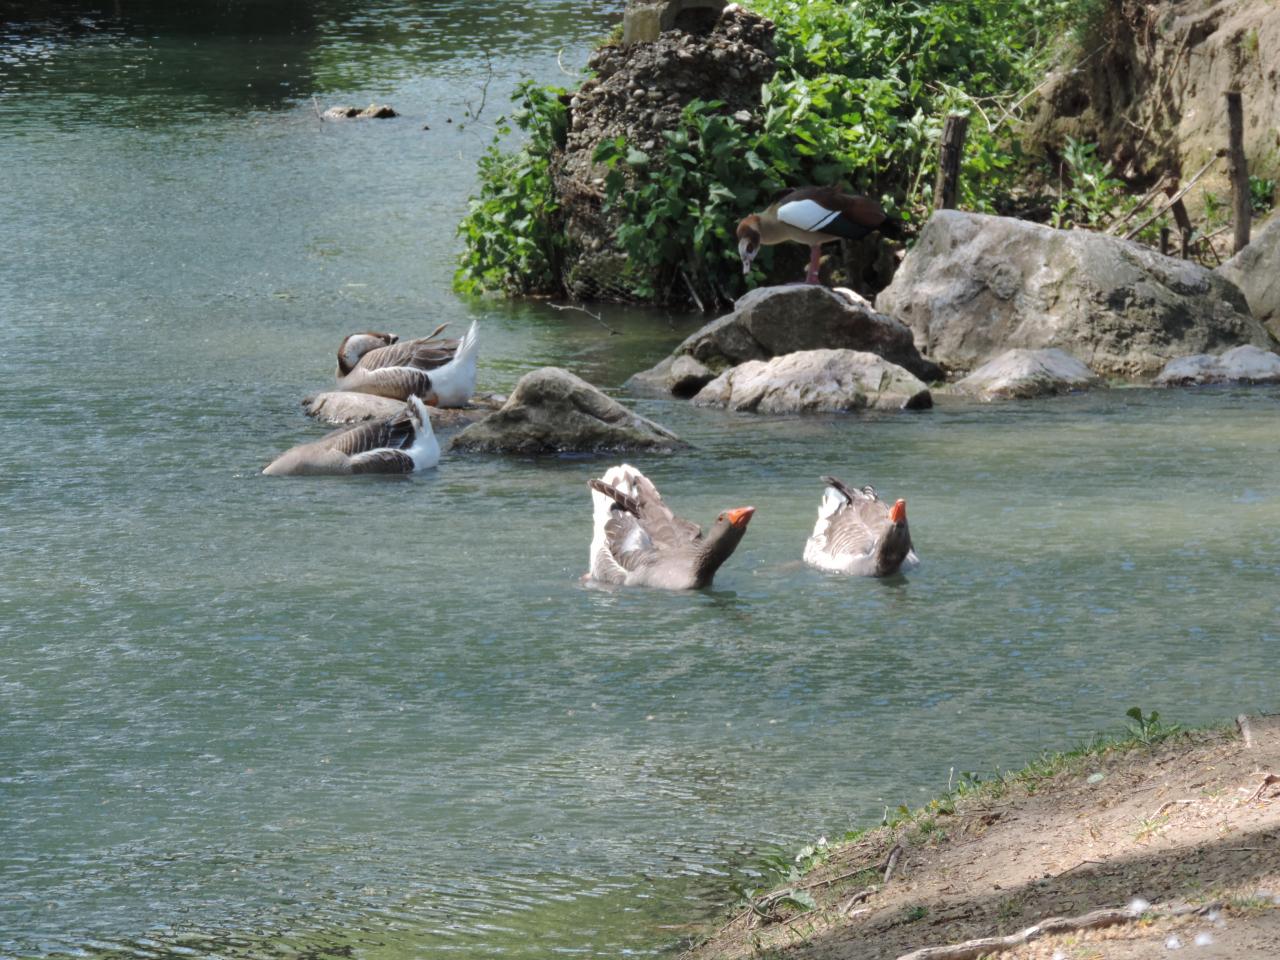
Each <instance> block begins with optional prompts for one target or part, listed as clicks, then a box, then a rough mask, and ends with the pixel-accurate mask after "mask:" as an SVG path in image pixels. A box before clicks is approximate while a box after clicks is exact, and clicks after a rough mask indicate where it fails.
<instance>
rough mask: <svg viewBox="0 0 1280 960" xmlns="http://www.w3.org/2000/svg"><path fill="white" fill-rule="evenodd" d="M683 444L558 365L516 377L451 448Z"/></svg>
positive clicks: (566, 449) (524, 450) (545, 449)
mask: <svg viewBox="0 0 1280 960" xmlns="http://www.w3.org/2000/svg"><path fill="white" fill-rule="evenodd" d="M684 446H687V444H685V443H684V441H682V440H681V439H680V438H679V437H677V436H676V435H675V434H674V433H672V432H671V431H670V430H667V429H666V428H664V427H660V426H658V424H656V423H654V422H653V421H651V420H646V419H645V418H644V417H642V416H639V415H638V414H635V413H632V412H631V411H630V410H628V409H627V408H626V407H624V406H623V405H622V404H620V403H618V401H616V400H614V399H612V398H610V397H607V396H605V395H604V394H603V393H601V392H600V391H599V390H597V389H596V388H595V387H593V386H592V385H591V384H589V383H587V382H586V381H585V380H583V379H582V378H580V377H576V376H574V375H573V374H572V373H569V371H567V370H562V369H560V368H559V367H541V368H539V369H537V370H532V371H530V372H529V373H526V374H525V375H524V376H523V377H521V378H520V381H519V382H518V383H517V384H516V386H515V389H514V390H512V391H511V396H510V397H509V398H508V400H507V402H506V403H505V404H503V405H502V407H501V408H500V409H499V410H497V411H495V412H494V413H492V414H490V415H489V416H488V417H486V418H485V419H484V420H481V421H480V422H479V423H474V424H472V425H471V426H469V427H467V428H466V429H465V430H463V431H462V432H461V433H459V434H458V435H457V436H456V437H454V438H453V443H452V445H451V447H450V449H453V450H464V451H480V452H493V453H519V454H544V453H597V452H604V451H644V450H674V449H678V448H680V447H684Z"/></svg>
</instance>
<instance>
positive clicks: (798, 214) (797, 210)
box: [778, 200, 840, 233]
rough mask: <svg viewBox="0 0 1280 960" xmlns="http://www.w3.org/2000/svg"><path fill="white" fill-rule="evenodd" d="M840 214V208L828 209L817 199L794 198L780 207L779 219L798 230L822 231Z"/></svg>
mask: <svg viewBox="0 0 1280 960" xmlns="http://www.w3.org/2000/svg"><path fill="white" fill-rule="evenodd" d="M838 216H840V211H839V210H828V209H827V208H826V207H824V206H823V205H822V204H820V203H818V202H817V201H815V200H792V201H791V202H790V203H784V204H782V206H780V207H778V219H779V220H781V221H782V222H783V223H785V224H788V225H790V226H793V227H795V228H796V229H797V230H809V231H811V232H813V233H821V232H822V229H823V228H824V227H826V226H829V225H830V224H831V222H832V221H833V220H835V219H836V218H837V217H838Z"/></svg>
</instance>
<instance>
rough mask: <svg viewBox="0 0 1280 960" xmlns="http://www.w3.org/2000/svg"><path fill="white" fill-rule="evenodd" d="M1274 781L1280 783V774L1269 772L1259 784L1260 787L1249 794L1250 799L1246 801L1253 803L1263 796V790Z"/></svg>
mask: <svg viewBox="0 0 1280 960" xmlns="http://www.w3.org/2000/svg"><path fill="white" fill-rule="evenodd" d="M1273 783H1280V776H1276V775H1275V774H1274V773H1268V774H1267V775H1266V776H1265V777H1263V778H1262V782H1261V783H1260V784H1258V789H1257V790H1255V791H1253V793H1251V794H1249V799H1248V800H1246V801H1245V803H1253V801H1255V800H1257V799H1258V798H1259V797H1261V796H1262V793H1263V791H1264V790H1266V789H1267V787H1269V786H1271V785H1272V784H1273Z"/></svg>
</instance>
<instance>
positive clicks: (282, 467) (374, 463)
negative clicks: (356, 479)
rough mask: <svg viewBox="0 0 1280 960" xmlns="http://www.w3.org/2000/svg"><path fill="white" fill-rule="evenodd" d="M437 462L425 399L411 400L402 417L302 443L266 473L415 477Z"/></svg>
mask: <svg viewBox="0 0 1280 960" xmlns="http://www.w3.org/2000/svg"><path fill="white" fill-rule="evenodd" d="M439 462H440V444H439V443H438V442H437V441H436V435H435V432H434V431H433V430H432V429H431V416H430V414H429V413H428V412H427V408H426V405H425V404H424V403H423V402H422V400H421V399H420V398H418V397H416V396H411V397H410V398H409V402H408V403H407V404H406V405H405V408H404V410H403V411H402V412H401V413H397V414H396V415H395V416H392V417H387V418H386V419H385V420H372V421H369V422H368V423H362V424H359V425H358V426H354V427H347V428H344V429H342V430H335V431H334V432H333V433H330V434H327V435H326V436H324V437H321V438H320V439H319V440H316V441H314V442H313V443H304V444H300V445H299V446H296V447H294V448H293V449H291V450H286V451H285V452H284V453H282V454H280V456H278V457H276V458H275V459H274V460H272V461H271V463H269V464H268V465H267V468H266V469H265V470H263V471H262V472H263V473H264V474H266V475H267V476H270V477H293V476H302V475H305V474H353V473H412V472H413V471H414V470H426V469H428V468H429V467H434V466H435V465H436V464H437V463H439Z"/></svg>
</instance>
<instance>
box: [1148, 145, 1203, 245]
mask: <svg viewBox="0 0 1280 960" xmlns="http://www.w3.org/2000/svg"><path fill="white" fill-rule="evenodd" d="M1221 159H1222V152H1221V151H1219V152H1218V153H1215V154H1214V155H1213V157H1212V159H1210V160H1209V162H1208V163H1206V164H1205V165H1204V166H1203V167H1201V168H1200V169H1199V170H1197V171H1196V172H1195V175H1194V176H1193V177H1192V178H1191V179H1190V180H1188V181H1187V183H1186V186H1184V187H1183V188H1182V189H1180V190H1179V191H1178V192H1177V193H1175V194H1174V195H1173V196H1172V197H1170V198H1169V201H1168V203H1166V204H1165V205H1164V206H1163V207H1161V208H1160V209H1159V210H1157V211H1156V212H1155V213H1153V214H1152V215H1151V216H1149V217H1147V219H1145V220H1143V221H1142V222H1141V223H1140V224H1138V225H1137V226H1136V227H1134V228H1133V229H1132V230H1130V231H1129V232H1128V233H1126V234H1125V235H1124V237H1123V239H1125V240H1132V239H1133V238H1134V237H1136V236H1137V235H1138V234H1140V233H1141V232H1142V231H1143V230H1145V229H1146V228H1147V227H1149V226H1151V224H1153V223H1155V222H1156V221H1157V220H1159V219H1160V218H1161V217H1162V216H1164V215H1165V214H1166V213H1167V212H1168V211H1169V210H1170V209H1172V207H1173V205H1174V204H1175V203H1177V202H1178V201H1179V200H1181V199H1182V198H1183V197H1184V196H1186V193H1187V191H1188V190H1190V189H1191V188H1192V187H1194V186H1195V185H1196V181H1197V180H1199V179H1200V178H1201V177H1203V176H1204V175H1205V174H1206V173H1208V172H1209V168H1210V167H1212V166H1213V165H1214V164H1215V163H1217V162H1218V161H1219V160H1221Z"/></svg>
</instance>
